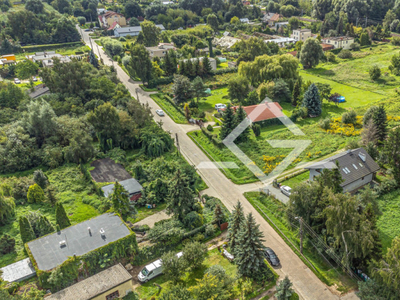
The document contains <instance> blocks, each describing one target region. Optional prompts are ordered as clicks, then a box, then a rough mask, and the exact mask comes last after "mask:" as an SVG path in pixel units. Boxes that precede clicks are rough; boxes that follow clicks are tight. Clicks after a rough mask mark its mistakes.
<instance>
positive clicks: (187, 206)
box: [167, 170, 196, 222]
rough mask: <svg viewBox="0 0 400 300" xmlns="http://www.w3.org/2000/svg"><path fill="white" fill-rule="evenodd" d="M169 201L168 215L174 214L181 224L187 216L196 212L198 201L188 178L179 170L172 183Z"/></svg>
mask: <svg viewBox="0 0 400 300" xmlns="http://www.w3.org/2000/svg"><path fill="white" fill-rule="evenodd" d="M169 191H170V192H169V197H168V198H169V199H168V201H167V213H168V214H174V216H175V217H177V218H178V219H179V220H180V221H181V222H183V221H184V219H185V216H186V215H187V214H189V213H190V212H192V211H194V210H195V203H196V200H195V198H194V194H193V190H192V189H191V188H190V184H189V181H188V178H187V177H186V176H185V174H184V173H182V172H181V170H178V171H177V172H176V174H175V177H174V178H173V179H172V181H171V185H170V189H169Z"/></svg>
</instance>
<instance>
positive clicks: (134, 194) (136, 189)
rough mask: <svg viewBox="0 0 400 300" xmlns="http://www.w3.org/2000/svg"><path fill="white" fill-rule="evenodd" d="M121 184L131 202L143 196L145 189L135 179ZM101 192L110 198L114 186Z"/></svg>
mask: <svg viewBox="0 0 400 300" xmlns="http://www.w3.org/2000/svg"><path fill="white" fill-rule="evenodd" d="M119 184H120V185H122V187H123V188H124V189H125V190H126V191H127V192H128V197H129V200H131V201H137V200H138V199H140V197H141V196H142V191H143V187H142V186H141V184H140V183H139V182H138V181H137V180H136V179H135V178H129V179H126V180H123V181H120V182H119ZM101 190H102V191H103V193H104V196H105V197H109V196H111V195H112V193H113V192H114V184H109V185H106V186H103V187H102V188H101Z"/></svg>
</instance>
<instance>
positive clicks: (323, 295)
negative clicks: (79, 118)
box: [78, 29, 358, 300]
mask: <svg viewBox="0 0 400 300" xmlns="http://www.w3.org/2000/svg"><path fill="white" fill-rule="evenodd" d="M78 30H79V29H78ZM80 32H81V31H80ZM81 33H82V34H83V40H84V41H85V43H86V44H87V45H89V47H90V44H91V43H90V41H89V35H88V34H89V32H81ZM92 45H93V47H94V52H95V53H96V54H97V55H98V56H99V57H101V58H103V61H104V63H105V64H106V65H112V64H114V67H115V68H116V70H117V73H118V78H119V79H120V80H121V82H122V83H123V84H125V86H126V87H127V89H128V90H129V91H130V92H131V94H132V96H134V97H135V98H136V93H137V92H138V98H139V99H138V100H139V101H140V102H142V103H149V105H150V107H151V110H152V112H153V115H154V120H155V121H162V122H163V128H164V130H166V131H169V132H171V133H172V134H173V136H174V137H175V134H177V135H178V140H179V146H180V151H181V153H182V155H183V156H184V157H185V158H186V159H187V161H188V162H189V163H190V164H191V165H194V166H197V165H199V164H200V163H204V162H211V161H210V159H209V158H208V157H207V156H206V155H205V154H204V153H203V152H202V151H201V150H200V149H199V148H198V147H197V145H196V144H195V143H194V142H193V141H192V140H191V139H190V138H189V137H188V136H187V135H186V133H187V132H188V128H187V126H188V125H180V124H176V123H175V122H173V121H172V119H171V118H170V117H169V116H168V115H166V116H165V117H159V116H158V115H157V114H156V113H155V110H156V109H160V107H159V106H158V105H157V103H155V102H154V101H153V100H152V99H151V98H150V97H149V93H146V92H144V91H143V90H141V89H140V87H139V84H140V83H139V82H134V81H133V80H132V79H130V78H129V76H128V75H127V74H126V73H125V72H124V71H123V70H122V69H121V68H120V67H119V66H118V65H117V63H115V62H114V63H113V62H112V60H111V59H110V58H108V56H107V55H106V54H105V52H104V51H103V50H102V49H101V47H98V46H97V45H96V44H95V43H94V41H93V42H92ZM194 128H195V127H194ZM197 172H198V174H199V175H200V176H201V177H202V178H203V180H204V181H205V182H206V184H207V185H208V187H209V188H208V189H207V190H206V192H207V193H208V194H209V195H213V196H216V197H218V198H219V199H221V201H222V202H223V203H224V205H225V206H226V207H227V208H228V209H229V210H232V209H233V206H234V205H236V203H237V201H240V202H241V203H242V205H243V207H244V211H245V213H246V214H248V213H252V214H253V215H254V217H255V219H256V222H257V223H258V224H260V230H262V232H263V233H264V236H265V243H264V244H265V245H267V246H269V247H271V248H272V249H274V250H275V252H276V253H277V255H278V256H279V259H280V261H281V265H282V266H281V267H280V268H278V269H275V270H276V272H277V273H278V274H279V275H280V276H285V275H288V276H289V278H290V280H291V281H292V282H293V286H294V288H295V290H296V292H297V293H298V294H299V296H300V297H301V298H302V299H307V300H330V299H332V300H333V299H358V297H357V296H356V295H355V294H354V293H349V294H347V295H345V296H342V297H339V296H338V295H336V294H334V293H332V292H331V291H330V290H329V288H328V287H327V286H326V285H325V284H324V283H322V282H321V281H320V280H319V279H318V277H317V276H315V274H314V273H313V272H312V271H311V270H310V269H309V268H308V267H307V266H306V265H305V264H304V263H303V262H302V261H301V259H300V258H299V257H298V256H297V255H296V254H295V253H294V252H293V251H292V250H291V249H290V247H289V246H288V245H287V244H286V243H285V241H284V240H283V239H282V238H281V237H280V236H279V235H278V233H277V232H275V230H274V229H273V228H272V227H271V226H270V225H269V224H268V223H267V222H266V221H265V220H264V219H263V217H262V216H261V215H260V214H259V213H258V212H257V211H256V210H255V209H254V208H253V206H252V205H251V204H250V203H249V202H248V201H247V199H246V198H245V197H244V196H243V191H244V190H247V189H249V188H251V189H250V190H253V187H254V188H257V187H261V185H260V184H252V185H248V187H247V188H246V187H243V186H237V185H235V184H233V183H232V182H231V181H230V180H229V179H228V178H227V177H225V175H224V174H223V173H222V172H221V171H220V170H219V169H215V168H213V169H198V170H197Z"/></svg>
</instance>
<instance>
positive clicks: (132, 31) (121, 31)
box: [114, 24, 165, 37]
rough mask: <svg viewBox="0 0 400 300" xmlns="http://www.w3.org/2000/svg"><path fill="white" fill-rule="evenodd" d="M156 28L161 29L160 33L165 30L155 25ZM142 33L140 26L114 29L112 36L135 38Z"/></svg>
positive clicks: (161, 26)
mask: <svg viewBox="0 0 400 300" xmlns="http://www.w3.org/2000/svg"><path fill="white" fill-rule="evenodd" d="M156 26H157V27H158V28H160V29H161V31H164V30H165V28H164V26H163V25H160V24H159V25H156ZM141 31H142V27H140V26H131V27H123V28H116V29H114V35H115V36H116V37H121V36H127V35H130V36H137V35H139V32H141Z"/></svg>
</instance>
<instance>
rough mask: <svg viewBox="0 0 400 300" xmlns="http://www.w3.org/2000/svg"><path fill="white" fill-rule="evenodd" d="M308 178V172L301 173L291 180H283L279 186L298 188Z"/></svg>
mask: <svg viewBox="0 0 400 300" xmlns="http://www.w3.org/2000/svg"><path fill="white" fill-rule="evenodd" d="M309 176H310V172H309V171H307V172H304V173H301V174H299V175H296V176H294V177H292V178H289V179H287V180H283V181H281V184H282V185H287V186H290V187H291V188H294V187H296V186H298V185H299V184H300V183H302V182H305V181H306V180H308V178H309Z"/></svg>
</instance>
